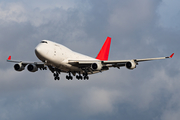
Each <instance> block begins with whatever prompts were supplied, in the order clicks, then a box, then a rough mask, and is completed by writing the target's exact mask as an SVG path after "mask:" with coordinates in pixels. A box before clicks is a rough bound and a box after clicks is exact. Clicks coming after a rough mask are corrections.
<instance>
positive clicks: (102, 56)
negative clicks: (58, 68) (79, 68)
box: [96, 37, 111, 60]
mask: <svg viewBox="0 0 180 120" xmlns="http://www.w3.org/2000/svg"><path fill="white" fill-rule="evenodd" d="M110 45H111V38H110V37H107V39H106V41H105V42H104V44H103V46H102V48H101V50H100V52H99V54H98V55H97V57H96V59H98V60H108V57H109V50H110Z"/></svg>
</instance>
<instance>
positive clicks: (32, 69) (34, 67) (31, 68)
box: [27, 64, 38, 72]
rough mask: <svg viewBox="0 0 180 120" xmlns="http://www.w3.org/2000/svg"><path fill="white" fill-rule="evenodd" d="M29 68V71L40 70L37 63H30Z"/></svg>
mask: <svg viewBox="0 0 180 120" xmlns="http://www.w3.org/2000/svg"><path fill="white" fill-rule="evenodd" d="M27 69H28V70H29V72H36V71H38V68H37V66H36V65H35V64H29V65H28V66H27Z"/></svg>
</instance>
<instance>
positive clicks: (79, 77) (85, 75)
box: [76, 73, 89, 80]
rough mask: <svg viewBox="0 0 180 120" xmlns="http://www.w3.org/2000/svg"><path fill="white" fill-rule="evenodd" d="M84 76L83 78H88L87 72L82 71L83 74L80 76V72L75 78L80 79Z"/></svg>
mask: <svg viewBox="0 0 180 120" xmlns="http://www.w3.org/2000/svg"><path fill="white" fill-rule="evenodd" d="M83 78H84V80H86V79H87V80H89V77H88V74H87V73H83V76H81V74H80V73H79V75H76V79H78V80H82V79H83Z"/></svg>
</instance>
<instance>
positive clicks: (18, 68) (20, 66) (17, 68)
mask: <svg viewBox="0 0 180 120" xmlns="http://www.w3.org/2000/svg"><path fill="white" fill-rule="evenodd" d="M14 69H15V70H16V71H23V70H24V66H23V65H22V63H18V64H15V65H14Z"/></svg>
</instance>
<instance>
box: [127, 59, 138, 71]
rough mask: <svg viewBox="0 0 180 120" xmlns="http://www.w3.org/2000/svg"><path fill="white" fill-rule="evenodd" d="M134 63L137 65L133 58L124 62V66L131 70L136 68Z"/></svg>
mask: <svg viewBox="0 0 180 120" xmlns="http://www.w3.org/2000/svg"><path fill="white" fill-rule="evenodd" d="M136 65H137V64H136V62H135V61H134V60H131V61H129V62H127V63H126V68H127V69H130V70H132V69H134V68H136Z"/></svg>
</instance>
